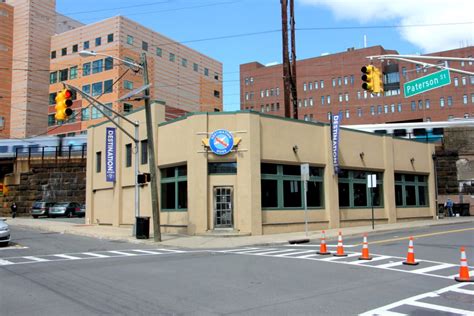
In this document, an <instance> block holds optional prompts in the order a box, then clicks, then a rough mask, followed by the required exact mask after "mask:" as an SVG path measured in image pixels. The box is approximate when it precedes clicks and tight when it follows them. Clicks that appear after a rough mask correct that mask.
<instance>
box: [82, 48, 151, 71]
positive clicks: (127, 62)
mask: <svg viewBox="0 0 474 316" xmlns="http://www.w3.org/2000/svg"><path fill="white" fill-rule="evenodd" d="M79 55H80V56H81V57H89V56H97V55H99V56H105V57H110V58H112V59H115V60H118V61H121V62H123V63H124V64H127V65H130V66H133V67H137V68H139V69H142V70H143V66H142V65H139V64H137V63H134V62H131V61H128V60H124V59H121V58H118V57H115V56H110V55H107V54H104V53H97V52H94V51H88V50H81V51H80V52H79Z"/></svg>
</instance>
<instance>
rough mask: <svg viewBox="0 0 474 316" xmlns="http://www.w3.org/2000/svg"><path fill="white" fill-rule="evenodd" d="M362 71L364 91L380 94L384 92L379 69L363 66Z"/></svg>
mask: <svg viewBox="0 0 474 316" xmlns="http://www.w3.org/2000/svg"><path fill="white" fill-rule="evenodd" d="M360 71H362V73H363V75H362V77H361V78H362V81H363V82H364V83H362V89H364V90H367V91H369V92H371V93H380V92H382V91H383V82H382V73H381V72H380V70H379V69H378V68H377V67H374V66H372V65H367V66H363V67H362V68H361V69H360Z"/></svg>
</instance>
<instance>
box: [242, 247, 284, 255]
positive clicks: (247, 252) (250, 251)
mask: <svg viewBox="0 0 474 316" xmlns="http://www.w3.org/2000/svg"><path fill="white" fill-rule="evenodd" d="M269 250H276V248H269V249H263V248H257V249H255V250H248V251H239V252H237V253H239V254H244V255H245V254H252V253H255V252H259V251H269Z"/></svg>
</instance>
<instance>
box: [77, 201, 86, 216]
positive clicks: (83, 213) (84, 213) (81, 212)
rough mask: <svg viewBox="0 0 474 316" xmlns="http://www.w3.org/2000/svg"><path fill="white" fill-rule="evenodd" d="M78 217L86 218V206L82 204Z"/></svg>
mask: <svg viewBox="0 0 474 316" xmlns="http://www.w3.org/2000/svg"><path fill="white" fill-rule="evenodd" d="M76 215H77V217H84V216H86V204H85V203H82V204H81V205H80V208H79V211H76Z"/></svg>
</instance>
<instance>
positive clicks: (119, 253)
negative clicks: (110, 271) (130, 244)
mask: <svg viewBox="0 0 474 316" xmlns="http://www.w3.org/2000/svg"><path fill="white" fill-rule="evenodd" d="M107 252H109V253H114V254H117V255H121V256H130V257H132V256H138V254H136V253H129V252H123V251H115V250H113V251H107Z"/></svg>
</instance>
